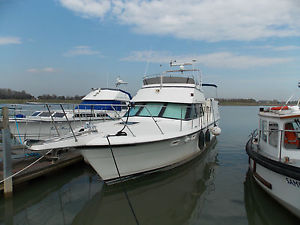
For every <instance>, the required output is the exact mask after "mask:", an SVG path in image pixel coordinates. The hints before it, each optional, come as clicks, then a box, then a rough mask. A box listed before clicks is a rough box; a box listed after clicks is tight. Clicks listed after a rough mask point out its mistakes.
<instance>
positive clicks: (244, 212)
mask: <svg viewBox="0 0 300 225" xmlns="http://www.w3.org/2000/svg"><path fill="white" fill-rule="evenodd" d="M220 111H221V123H220V126H221V128H222V134H221V136H219V137H218V139H217V143H216V145H215V147H213V148H211V149H210V150H209V151H207V152H206V153H205V154H204V155H202V156H201V157H199V158H197V159H196V160H194V161H192V162H190V163H188V164H186V165H184V166H182V167H180V168H177V169H174V170H171V171H169V172H164V173H160V174H155V175H151V176H147V177H144V178H140V179H137V180H134V181H130V182H128V183H126V186H125V187H126V190H127V191H128V195H129V197H130V200H131V203H132V205H133V207H134V209H135V213H136V215H137V218H138V220H139V222H140V225H146V224H147V225H148V224H151V225H152V224H155V225H160V224H161V225H171V224H172V225H177V224H178V225H179V224H180V225H181V224H190V225H194V224H195V225H196V224H201V225H205V224H207V225H210V224H230V225H234V224H238V225H240V224H251V225H264V224H272V225H273V224H283V223H285V224H291V225H292V224H299V220H298V219H297V218H296V217H294V216H293V215H291V214H290V213H289V212H288V211H287V210H285V209H284V208H283V207H281V206H280V205H279V204H277V203H276V202H275V201H274V200H273V199H272V198H270V197H269V196H268V195H267V194H266V193H265V192H264V191H262V190H261V188H260V187H258V186H257V184H256V183H255V182H254V181H253V179H252V178H251V176H249V175H247V171H248V157H247V154H246V153H245V150H244V149H245V144H246V142H247V140H248V138H249V134H250V132H251V131H252V130H254V129H256V128H257V113H258V107H230V106H227V107H221V109H220ZM122 190H123V186H122V185H115V186H106V185H104V184H103V182H102V181H101V180H100V179H99V177H98V176H97V175H96V174H95V172H94V171H93V170H92V169H90V168H89V167H88V166H87V165H85V164H81V165H80V166H76V167H72V168H69V169H66V170H64V171H63V172H60V173H58V174H53V175H51V176H47V177H44V178H42V179H38V180H36V181H33V182H30V183H29V184H27V185H23V186H21V187H19V188H18V190H17V191H16V192H15V194H14V198H13V200H12V201H8V200H6V201H4V199H3V197H1V199H0V224H22V225H24V224H28V225H35V224H49V225H51V224H78V225H79V224H86V225H93V224H95V225H96V224H97V225H99V224H110V225H114V224H122V225H127V224H128V225H129V224H135V221H134V217H133V215H132V213H131V211H130V208H129V205H128V203H127V201H126V198H125V196H124V193H123V191H122Z"/></svg>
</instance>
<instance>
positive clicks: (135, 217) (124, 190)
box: [106, 113, 140, 225]
mask: <svg viewBox="0 0 300 225" xmlns="http://www.w3.org/2000/svg"><path fill="white" fill-rule="evenodd" d="M128 114H129V113H128ZM127 119H128V117H127ZM122 130H123V129H122ZM122 130H121V131H119V132H118V133H120V132H122ZM110 136H116V135H107V136H106V139H107V141H108V144H109V149H110V152H111V155H112V157H113V160H114V164H115V167H116V169H117V173H118V176H119V180H120V182H121V183H122V189H123V192H124V195H125V197H126V199H127V202H128V205H129V207H130V210H131V213H132V215H133V217H134V219H135V222H136V224H137V225H139V224H140V223H139V221H138V219H137V216H136V214H135V212H134V209H133V206H132V204H131V201H130V199H129V196H128V193H127V191H126V188H125V186H124V183H123V178H122V177H121V175H120V171H119V167H118V165H117V162H116V158H115V155H114V152H113V150H112V147H111V144H110V141H109V137H110Z"/></svg>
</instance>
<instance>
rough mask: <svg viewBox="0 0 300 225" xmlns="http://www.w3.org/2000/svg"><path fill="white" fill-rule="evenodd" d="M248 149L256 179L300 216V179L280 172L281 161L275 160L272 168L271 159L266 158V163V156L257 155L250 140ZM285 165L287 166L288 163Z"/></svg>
mask: <svg viewBox="0 0 300 225" xmlns="http://www.w3.org/2000/svg"><path fill="white" fill-rule="evenodd" d="M246 150H247V153H248V155H249V167H250V170H251V173H252V175H253V177H254V179H255V181H256V182H257V183H258V184H259V185H260V186H261V187H262V188H263V189H264V190H265V191H266V192H267V193H268V194H270V195H271V196H272V197H273V198H274V199H275V200H277V201H278V202H279V203H280V204H281V205H283V206H284V207H285V208H287V209H288V210H289V211H290V212H292V213H293V214H294V215H296V216H297V217H298V218H300V179H299V178H297V177H295V176H288V175H287V173H286V172H282V173H280V172H278V171H280V170H279V169H278V164H279V162H276V161H274V165H275V166H274V169H272V165H271V164H270V159H268V158H266V162H268V163H267V164H265V163H264V162H263V160H264V158H265V157H264V156H260V157H259V158H257V157H255V153H254V154H253V150H252V148H251V144H250V142H248V144H247V146H246ZM256 154H258V153H256ZM281 164H283V163H281ZM284 167H285V168H286V167H287V165H284ZM275 168H277V169H275ZM283 171H284V170H283ZM285 171H286V170H285ZM291 174H292V173H291ZM299 176H300V174H299Z"/></svg>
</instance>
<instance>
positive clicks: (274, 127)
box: [269, 122, 279, 147]
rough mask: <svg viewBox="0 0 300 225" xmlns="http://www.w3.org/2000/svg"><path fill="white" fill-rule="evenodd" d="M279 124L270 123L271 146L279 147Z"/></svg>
mask: <svg viewBox="0 0 300 225" xmlns="http://www.w3.org/2000/svg"><path fill="white" fill-rule="evenodd" d="M278 132H279V131H278V124H277V123H274V122H269V144H270V145H272V146H274V147H277V145H278V136H279V134H278Z"/></svg>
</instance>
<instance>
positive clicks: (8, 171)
mask: <svg viewBox="0 0 300 225" xmlns="http://www.w3.org/2000/svg"><path fill="white" fill-rule="evenodd" d="M2 116H3V120H2V146H3V178H4V179H6V178H7V177H10V176H11V175H12V160H11V135H10V130H9V114H8V108H7V107H3V108H2ZM12 194H13V183H12V177H11V178H8V179H6V180H4V196H5V197H11V196H12Z"/></svg>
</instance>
